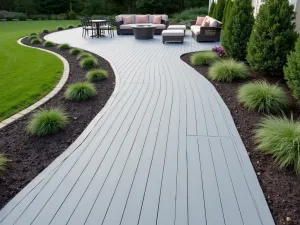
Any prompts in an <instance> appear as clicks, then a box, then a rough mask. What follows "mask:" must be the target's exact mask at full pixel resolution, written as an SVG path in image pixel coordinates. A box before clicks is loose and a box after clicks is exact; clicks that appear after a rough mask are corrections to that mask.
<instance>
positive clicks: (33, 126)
mask: <svg viewBox="0 0 300 225" xmlns="http://www.w3.org/2000/svg"><path fill="white" fill-rule="evenodd" d="M68 122H69V119H68V116H67V114H66V113H65V112H64V111H62V110H61V109H43V110H39V111H38V112H36V113H35V114H34V115H33V117H32V119H31V121H30V122H29V123H28V125H27V130H28V132H29V134H31V135H34V136H43V135H47V134H53V133H57V132H58V131H60V130H62V129H64V128H65V127H66V126H67V124H68Z"/></svg>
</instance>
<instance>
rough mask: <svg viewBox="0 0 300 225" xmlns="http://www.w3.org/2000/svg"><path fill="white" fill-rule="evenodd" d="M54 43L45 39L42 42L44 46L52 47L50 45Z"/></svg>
mask: <svg viewBox="0 0 300 225" xmlns="http://www.w3.org/2000/svg"><path fill="white" fill-rule="evenodd" d="M54 45H55V44H54V43H53V42H52V41H45V42H44V46H45V47H52V46H54Z"/></svg>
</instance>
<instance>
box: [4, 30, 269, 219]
mask: <svg viewBox="0 0 300 225" xmlns="http://www.w3.org/2000/svg"><path fill="white" fill-rule="evenodd" d="M46 39H47V40H51V41H53V42H56V43H66V42H67V43H69V44H70V45H72V46H75V47H79V48H83V49H86V50H88V51H91V52H94V53H96V54H98V55H100V56H102V57H104V58H106V59H107V60H109V62H110V63H111V64H112V66H113V68H114V70H115V73H116V76H117V87H116V90H115V92H114V93H113V95H112V97H111V99H110V100H109V102H108V103H107V105H106V107H105V108H104V110H102V111H101V112H100V113H99V114H98V115H97V117H96V118H95V119H94V120H93V121H92V122H91V124H90V125H89V126H88V128H87V129H86V130H85V131H84V133H83V134H82V135H81V136H80V137H79V138H78V139H77V140H76V141H75V142H74V143H73V144H72V145H71V146H70V147H69V148H68V149H67V150H66V151H65V152H64V153H63V154H62V155H61V156H59V157H58V158H57V159H56V160H55V161H54V162H53V163H52V164H51V165H50V166H49V167H47V168H46V169H45V170H44V171H43V172H42V173H41V174H40V175H39V176H37V177H36V178H35V179H34V180H33V181H32V182H31V183H30V184H28V185H27V186H26V187H25V188H24V189H23V190H22V191H21V192H20V193H19V194H18V195H17V196H16V197H15V198H14V199H12V200H11V201H10V202H9V203H8V204H7V205H6V206H5V207H4V208H3V209H2V210H1V212H0V224H1V225H10V224H17V225H29V224H33V225H48V224H51V225H64V224H70V225H83V224H87V225H100V224H101V225H137V224H139V225H274V222H273V219H272V216H271V214H270V211H269V208H268V206H267V203H266V200H265V198H264V195H263V192H262V190H261V188H260V185H259V183H258V180H257V177H256V174H255V172H254V170H253V167H252V165H251V162H250V160H249V157H248V154H247V152H246V149H245V147H244V145H243V142H242V140H241V138H240V136H239V134H238V132H237V129H236V127H235V124H234V122H233V119H232V117H231V114H230V112H229V110H228V108H227V107H226V105H225V104H224V102H223V100H222V98H221V97H220V96H219V94H218V93H217V91H216V90H215V88H214V87H213V86H212V85H211V84H210V82H208V81H207V80H206V79H205V78H204V77H202V76H201V75H200V74H198V73H197V72H196V71H195V70H194V69H192V68H191V67H189V66H188V65H186V64H185V63H184V62H183V61H181V59H180V55H182V54H183V53H187V52H192V51H199V50H208V49H211V47H212V46H213V45H214V44H205V43H202V44H199V43H197V42H195V41H194V40H193V39H192V38H191V36H190V34H189V33H187V36H186V38H185V43H184V44H167V45H163V44H162V41H161V37H160V36H155V38H154V39H153V40H147V41H138V40H135V39H134V37H133V36H117V37H115V38H112V39H111V38H108V37H107V38H102V39H93V40H92V39H90V38H86V39H84V38H82V37H81V29H73V30H67V31H62V32H58V33H54V34H50V35H48V36H46ZM42 150H43V149H41V151H42Z"/></svg>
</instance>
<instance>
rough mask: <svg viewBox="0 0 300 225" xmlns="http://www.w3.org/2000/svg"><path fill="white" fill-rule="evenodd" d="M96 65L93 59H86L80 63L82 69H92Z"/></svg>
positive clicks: (95, 60) (96, 62)
mask: <svg viewBox="0 0 300 225" xmlns="http://www.w3.org/2000/svg"><path fill="white" fill-rule="evenodd" d="M97 64H98V61H97V59H96V58H95V57H87V58H84V59H82V60H81V61H80V66H81V67H82V68H84V69H91V68H94V67H95V66H96V65H97Z"/></svg>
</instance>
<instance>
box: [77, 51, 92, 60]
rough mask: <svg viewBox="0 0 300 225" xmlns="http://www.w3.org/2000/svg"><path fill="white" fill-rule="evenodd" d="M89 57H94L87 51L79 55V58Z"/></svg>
mask: <svg viewBox="0 0 300 225" xmlns="http://www.w3.org/2000/svg"><path fill="white" fill-rule="evenodd" d="M88 57H93V56H92V54H90V53H87V52H83V53H80V54H79V55H78V57H77V59H78V60H81V59H84V58H88Z"/></svg>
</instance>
